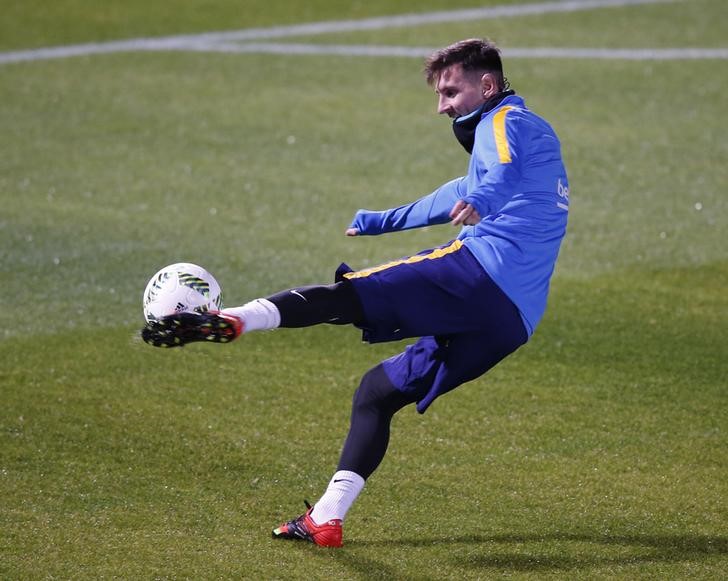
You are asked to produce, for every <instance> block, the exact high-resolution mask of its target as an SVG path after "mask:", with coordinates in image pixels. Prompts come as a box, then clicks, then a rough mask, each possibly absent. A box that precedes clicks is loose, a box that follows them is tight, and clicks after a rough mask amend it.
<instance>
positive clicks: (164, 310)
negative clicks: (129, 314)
mask: <svg viewBox="0 0 728 581" xmlns="http://www.w3.org/2000/svg"><path fill="white" fill-rule="evenodd" d="M142 305H143V308H144V318H145V319H146V320H147V321H156V320H157V319H159V318H161V317H165V316H167V315H174V314H175V313H182V312H198V313H204V312H205V311H219V310H220V309H222V291H221V290H220V285H219V284H218V283H217V281H216V280H215V277H214V276H212V275H211V274H210V273H209V272H207V271H206V270H205V269H204V268H202V267H201V266H197V265H196V264H190V263H188V262H179V263H177V264H170V265H169V266H165V267H164V268H163V269H162V270H160V271H159V272H157V273H156V274H155V275H154V276H153V277H152V278H151V280H150V281H149V283H148V284H147V288H146V289H144V297H143V300H142Z"/></svg>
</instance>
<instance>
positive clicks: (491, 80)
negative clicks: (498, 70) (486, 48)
mask: <svg viewBox="0 0 728 581" xmlns="http://www.w3.org/2000/svg"><path fill="white" fill-rule="evenodd" d="M480 88H481V90H482V92H483V98H484V99H488V98H489V97H492V96H493V95H495V94H496V93H497V92H498V80H497V79H496V78H495V75H494V74H493V73H483V76H482V77H480Z"/></svg>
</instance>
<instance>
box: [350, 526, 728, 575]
mask: <svg viewBox="0 0 728 581" xmlns="http://www.w3.org/2000/svg"><path fill="white" fill-rule="evenodd" d="M558 543H567V544H568V543H582V544H583V543H588V544H590V545H595V548H594V550H593V551H590V552H589V554H588V555H584V554H583V551H582V554H579V551H578V550H570V549H569V547H568V546H564V547H563V550H562V551H559V552H558V554H555V553H556V551H555V550H554V547H553V545H554V544H558ZM529 544H530V545H532V546H531V547H529V546H528V545H529ZM543 544H550V545H552V546H551V547H550V548H549V549H544V547H543V546H542V545H543ZM460 545H462V546H463V547H467V549H468V550H467V552H466V553H465V554H463V553H462V552H459V551H456V550H455V549H456V548H457V546H460ZM478 545H484V546H483V549H482V552H480V553H477V552H476V553H474V552H473V550H472V549H473V547H474V546H475V547H477V546H478ZM509 545H511V547H510V548H509ZM599 546H601V547H602V549H603V550H601V551H600V549H599ZM368 547H372V548H376V547H382V548H389V549H398V548H408V547H409V548H427V547H448V548H449V549H451V550H452V557H451V559H452V564H453V567H456V568H461V569H462V568H466V569H483V570H491V571H497V572H500V573H508V572H538V571H577V570H580V569H590V568H593V567H602V566H628V565H636V564H639V563H678V562H683V561H701V560H704V559H705V558H707V557H715V556H725V555H728V537H725V536H714V537H713V536H701V535H599V534H577V533H556V534H548V535H536V534H534V535H462V536H458V537H449V538H417V539H391V540H384V541H356V540H354V541H350V542H348V543H347V544H346V546H345V548H344V549H343V550H341V551H339V552H337V553H336V559H337V560H338V561H341V562H342V563H343V564H345V565H346V566H347V567H349V568H351V569H352V571H353V572H356V573H359V574H361V575H362V576H366V577H368V578H377V579H395V578H402V576H401V574H400V576H399V577H398V575H397V572H396V564H386V563H383V562H381V561H377V560H375V559H372V558H369V557H362V556H360V555H358V554H357V551H356V550H357V549H358V548H368ZM609 547H625V548H628V549H629V554H626V555H612V554H610V551H609V549H608V548H609ZM347 549H348V550H347Z"/></svg>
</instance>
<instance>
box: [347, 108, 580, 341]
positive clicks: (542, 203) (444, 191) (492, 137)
mask: <svg viewBox="0 0 728 581" xmlns="http://www.w3.org/2000/svg"><path fill="white" fill-rule="evenodd" d="M458 200H465V201H466V202H468V203H470V204H472V205H473V206H474V207H475V209H476V210H477V211H478V214H479V215H480V216H481V221H480V222H479V223H478V224H476V225H474V226H466V227H464V228H463V229H462V231H461V232H460V234H459V236H458V238H460V239H461V240H462V241H463V244H464V245H465V246H467V248H468V249H469V250H470V251H471V252H472V253H473V255H474V256H475V257H476V259H477V260H478V262H479V263H480V264H481V265H482V267H483V269H484V270H485V271H486V272H487V273H488V275H490V277H491V278H492V279H493V281H494V282H495V283H496V284H497V285H498V286H499V287H500V288H501V290H502V291H503V292H504V293H505V294H506V295H507V296H508V297H509V298H510V299H511V301H513V303H514V304H515V305H516V307H517V308H518V310H519V311H520V313H521V318H522V319H523V322H524V325H525V327H526V330H527V332H528V335H529V336H530V335H532V334H533V332H534V330H535V329H536V326H537V325H538V323H539V321H540V320H541V318H542V317H543V314H544V311H545V310H546V299H547V296H548V291H549V281H550V278H551V275H552V273H553V270H554V265H555V263H556V258H557V257H558V253H559V246H560V244H561V240H562V239H563V237H564V235H565V234H566V222H567V216H568V212H569V182H568V179H567V176H566V170H565V168H564V164H563V162H562V158H561V147H560V143H559V139H558V137H557V136H556V133H555V132H554V130H553V129H552V128H551V126H550V125H549V124H548V123H547V122H546V121H545V120H543V119H542V118H540V117H539V116H537V115H536V114H534V113H533V112H531V111H530V110H529V109H528V108H527V107H526V104H525V103H524V101H523V99H522V98H521V97H520V96H518V95H511V96H509V97H506V98H505V99H504V100H503V101H501V103H500V104H498V105H497V106H496V107H495V108H494V109H492V110H490V111H488V112H487V113H484V114H483V116H482V118H481V121H480V123H479V124H478V126H477V128H476V131H475V145H474V147H473V153H472V155H471V157H470V164H469V166H468V173H467V175H465V176H463V177H460V178H457V179H455V180H452V181H450V182H448V183H446V184H444V185H443V186H441V187H440V188H438V189H437V190H435V191H434V192H432V193H431V194H429V195H427V196H424V197H423V198H421V199H419V200H417V201H415V202H412V203H410V204H406V205H404V206H400V207H398V208H392V209H390V210H385V211H371V210H359V211H358V212H357V213H356V215H355V217H354V220H353V222H352V224H351V227H352V228H357V229H359V231H360V233H361V234H363V235H374V234H383V233H385V232H394V231H397V230H407V229H410V228H417V227H420V226H427V225H431V224H443V223H447V222H449V221H450V217H449V212H450V210H451V209H452V207H453V205H454V204H455V202H456V201H458Z"/></svg>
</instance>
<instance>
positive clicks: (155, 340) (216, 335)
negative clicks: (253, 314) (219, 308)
mask: <svg viewBox="0 0 728 581" xmlns="http://www.w3.org/2000/svg"><path fill="white" fill-rule="evenodd" d="M242 330H243V324H242V321H240V320H239V319H237V318H236V317H232V316H230V315H223V314H222V313H217V312H208V313H179V314H177V315H170V316H168V317H162V318H161V319H159V320H156V321H149V322H148V323H147V324H146V325H145V327H144V328H143V329H142V332H141V335H142V339H143V340H144V341H145V342H146V343H148V344H150V345H153V346H154V347H183V346H184V345H186V344H187V343H194V342H195V341H208V342H212V343H229V342H230V341H232V340H233V339H236V338H237V337H238V336H239V335H240V333H242Z"/></svg>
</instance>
